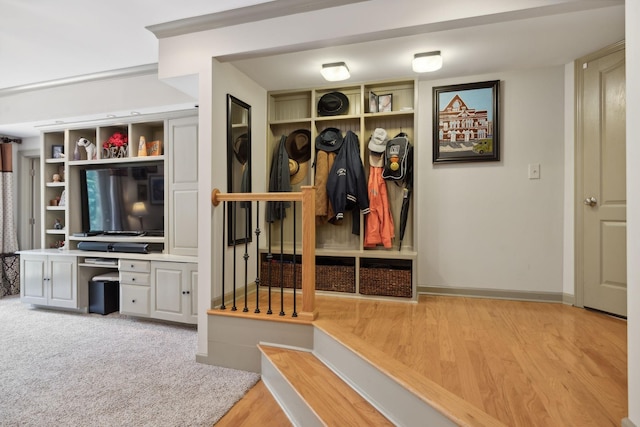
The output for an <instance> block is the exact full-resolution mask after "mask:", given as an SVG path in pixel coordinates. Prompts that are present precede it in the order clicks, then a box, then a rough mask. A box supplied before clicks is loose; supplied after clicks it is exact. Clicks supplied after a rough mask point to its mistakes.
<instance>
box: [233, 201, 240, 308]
mask: <svg viewBox="0 0 640 427" xmlns="http://www.w3.org/2000/svg"><path fill="white" fill-rule="evenodd" d="M236 205H237V203H236V202H231V210H232V211H233V219H232V220H231V228H232V230H233V306H232V307H231V311H236V310H237V309H238V307H236V270H237V268H236V259H237V256H236V247H237V246H238V245H236V237H237V232H236V220H237V217H236Z"/></svg>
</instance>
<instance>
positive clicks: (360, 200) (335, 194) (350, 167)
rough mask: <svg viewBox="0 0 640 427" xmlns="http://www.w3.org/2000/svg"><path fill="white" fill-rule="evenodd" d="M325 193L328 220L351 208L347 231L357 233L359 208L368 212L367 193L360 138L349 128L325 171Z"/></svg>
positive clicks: (340, 217)
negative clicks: (330, 215)
mask: <svg viewBox="0 0 640 427" xmlns="http://www.w3.org/2000/svg"><path fill="white" fill-rule="evenodd" d="M327 196H328V198H329V201H330V202H331V206H332V207H333V211H334V212H335V216H334V217H333V218H332V219H331V220H330V221H331V222H336V221H339V220H341V219H343V218H344V213H345V212H346V211H349V210H350V211H353V223H352V230H351V232H352V233H353V234H360V212H361V213H362V214H364V215H366V214H368V213H369V195H368V191H367V179H366V176H365V173H364V166H363V165H362V159H361V158H360V142H359V141H358V136H357V135H356V134H355V133H353V132H351V131H347V133H346V135H345V137H344V141H343V143H342V147H341V148H340V151H339V152H338V155H337V156H336V159H335V161H334V162H333V166H332V167H331V171H330V172H329V177H328V178H327ZM356 208H358V209H359V212H358V210H356Z"/></svg>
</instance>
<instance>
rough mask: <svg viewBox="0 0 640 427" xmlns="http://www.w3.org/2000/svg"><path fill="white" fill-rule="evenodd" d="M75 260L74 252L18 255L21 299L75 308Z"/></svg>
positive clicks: (76, 293) (30, 302)
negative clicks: (72, 254) (70, 254)
mask: <svg viewBox="0 0 640 427" xmlns="http://www.w3.org/2000/svg"><path fill="white" fill-rule="evenodd" d="M77 267H78V261H77V258H76V257H75V256H63V255H60V256H57V255H49V256H47V255H29V254H25V253H22V254H21V255H20V269H21V277H22V289H21V291H20V296H21V300H22V302H25V303H29V304H36V305H46V306H50V307H63V308H78V268H77Z"/></svg>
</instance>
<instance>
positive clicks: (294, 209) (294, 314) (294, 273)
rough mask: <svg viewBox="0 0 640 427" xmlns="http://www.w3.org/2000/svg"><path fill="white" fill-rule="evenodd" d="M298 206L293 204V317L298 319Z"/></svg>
mask: <svg viewBox="0 0 640 427" xmlns="http://www.w3.org/2000/svg"><path fill="white" fill-rule="evenodd" d="M296 204H297V202H293V314H292V315H291V317H298V312H297V311H296V285H297V283H298V269H297V266H298V265H297V264H296V246H297V244H298V241H297V240H296Z"/></svg>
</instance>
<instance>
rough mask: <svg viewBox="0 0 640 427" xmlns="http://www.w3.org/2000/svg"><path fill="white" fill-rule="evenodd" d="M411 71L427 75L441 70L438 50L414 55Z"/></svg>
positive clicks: (440, 56)
mask: <svg viewBox="0 0 640 427" xmlns="http://www.w3.org/2000/svg"><path fill="white" fill-rule="evenodd" d="M412 65H413V71H415V72H416V73H428V72H431V71H436V70H439V69H440V68H442V55H440V51H439V50H434V51H433V52H424V53H416V54H415V55H413V63H412Z"/></svg>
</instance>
